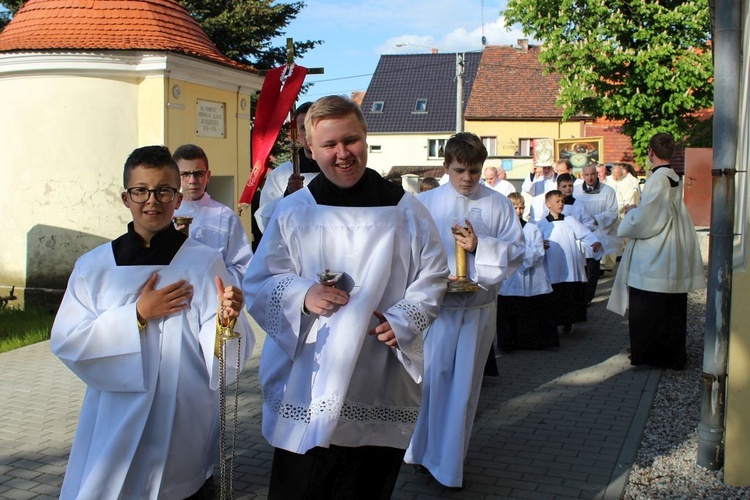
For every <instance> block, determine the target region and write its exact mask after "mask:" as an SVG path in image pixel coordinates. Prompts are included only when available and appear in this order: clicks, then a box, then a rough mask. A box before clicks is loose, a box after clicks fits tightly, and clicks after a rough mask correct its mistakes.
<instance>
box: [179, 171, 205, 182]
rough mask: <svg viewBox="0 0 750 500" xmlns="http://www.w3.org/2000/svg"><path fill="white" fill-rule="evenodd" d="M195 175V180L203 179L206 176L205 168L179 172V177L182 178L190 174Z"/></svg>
mask: <svg viewBox="0 0 750 500" xmlns="http://www.w3.org/2000/svg"><path fill="white" fill-rule="evenodd" d="M191 175H192V176H193V177H195V178H196V179H197V180H200V179H203V178H204V177H205V176H206V171H205V170H195V171H193V172H180V177H181V178H182V179H187V178H189V177H190V176H191Z"/></svg>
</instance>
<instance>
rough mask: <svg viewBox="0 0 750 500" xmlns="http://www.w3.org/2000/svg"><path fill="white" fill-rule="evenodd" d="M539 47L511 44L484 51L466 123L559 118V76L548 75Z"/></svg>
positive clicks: (560, 111) (560, 112) (489, 46)
mask: <svg viewBox="0 0 750 500" xmlns="http://www.w3.org/2000/svg"><path fill="white" fill-rule="evenodd" d="M539 51H540V47H539V46H529V48H528V49H523V48H518V47H511V46H508V45H504V46H500V45H488V46H486V47H485V48H484V53H483V54H482V61H481V62H480V65H479V71H478V72H477V77H476V81H475V82H474V87H473V88H472V91H471V98H470V99H469V104H468V106H467V107H466V113H465V118H466V119H467V120H516V119H520V120H535V119H536V120H544V119H560V118H562V114H563V110H562V109H561V108H558V107H557V106H555V100H556V99H557V94H558V91H559V88H560V85H559V81H560V77H559V76H558V75H554V74H552V75H545V74H544V73H543V71H542V69H543V67H542V64H541V63H540V62H539Z"/></svg>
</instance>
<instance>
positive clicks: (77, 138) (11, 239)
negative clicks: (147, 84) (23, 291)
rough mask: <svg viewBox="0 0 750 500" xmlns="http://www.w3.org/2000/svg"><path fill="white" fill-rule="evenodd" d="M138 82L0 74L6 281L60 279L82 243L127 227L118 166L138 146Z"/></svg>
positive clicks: (1, 252) (0, 206) (0, 269)
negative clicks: (136, 83) (2, 75)
mask: <svg viewBox="0 0 750 500" xmlns="http://www.w3.org/2000/svg"><path fill="white" fill-rule="evenodd" d="M136 98H137V87H136V85H135V81H133V80H127V79H103V78H95V77H80V76H77V77H76V76H42V77H40V76H36V77H24V76H16V77H12V78H11V77H5V78H3V79H1V80H0V108H2V109H3V116H4V119H3V121H4V126H3V133H2V134H0V151H2V153H1V154H2V159H3V161H2V163H3V169H4V174H5V175H6V176H7V177H6V182H3V183H0V213H2V214H3V245H0V263H2V265H0V285H15V286H17V287H22V286H31V287H33V286H35V284H36V283H37V282H40V281H39V280H40V279H41V277H42V276H44V277H45V279H44V280H43V281H44V286H46V287H49V286H55V287H57V286H64V285H65V282H66V280H67V273H68V272H69V270H70V269H71V268H72V263H73V262H74V261H75V259H76V258H77V257H78V256H79V255H80V254H82V253H83V252H85V251H87V250H89V249H90V248H92V247H94V246H96V245H98V244H100V243H103V242H105V241H107V240H109V239H111V238H113V237H115V236H117V235H119V234H121V233H122V231H123V228H124V227H125V224H126V223H127V222H128V221H129V220H130V217H129V213H128V211H127V210H126V209H125V208H124V206H123V205H122V202H121V201H120V192H121V189H122V165H123V162H124V160H125V157H126V156H127V154H128V153H129V152H130V151H131V150H132V149H133V148H134V147H135V146H136V144H137V142H138V138H137V135H136V130H137V129H138V127H137V118H138V116H137V114H138V111H137V107H136V106H135V103H136Z"/></svg>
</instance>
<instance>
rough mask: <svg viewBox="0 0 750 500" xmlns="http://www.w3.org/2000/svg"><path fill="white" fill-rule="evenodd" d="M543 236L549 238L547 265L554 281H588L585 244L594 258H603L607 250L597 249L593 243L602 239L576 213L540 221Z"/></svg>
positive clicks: (550, 276) (546, 256)
mask: <svg viewBox="0 0 750 500" xmlns="http://www.w3.org/2000/svg"><path fill="white" fill-rule="evenodd" d="M537 226H538V227H539V231H541V233H542V238H543V239H545V240H547V241H549V248H548V249H547V252H546V254H545V256H544V268H545V270H546V271H547V276H548V277H549V281H550V283H552V284H553V285H554V284H556V283H564V282H574V281H586V269H585V265H586V262H585V259H584V255H583V254H582V253H581V250H580V249H581V248H586V249H587V250H589V251H590V255H591V256H592V258H594V259H600V258H601V257H602V255H603V252H604V251H603V250H599V251H598V252H594V250H593V249H592V248H591V245H593V244H594V243H597V242H599V243H601V242H600V241H599V238H597V236H596V235H595V234H594V233H593V232H591V231H589V230H588V228H586V227H585V226H584V225H583V224H581V223H580V222H578V221H577V220H576V219H574V218H573V217H565V216H564V217H563V220H557V221H554V222H551V221H549V220H547V218H546V217H545V218H544V219H542V220H540V221H539V222H537Z"/></svg>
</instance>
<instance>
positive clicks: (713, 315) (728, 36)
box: [697, 0, 743, 470]
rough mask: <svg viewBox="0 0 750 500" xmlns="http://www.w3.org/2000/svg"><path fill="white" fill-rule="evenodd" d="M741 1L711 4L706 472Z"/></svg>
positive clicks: (714, 424) (725, 269) (721, 349)
mask: <svg viewBox="0 0 750 500" xmlns="http://www.w3.org/2000/svg"><path fill="white" fill-rule="evenodd" d="M742 3H743V2H739V1H736V0H716V2H715V4H716V11H715V15H716V26H715V31H714V38H713V40H714V47H713V48H714V128H713V166H712V168H711V174H712V194H713V197H712V203H711V228H710V231H711V239H710V247H709V263H708V293H707V300H706V332H705V339H704V348H703V376H702V384H701V385H702V389H701V391H702V401H701V420H700V423H699V424H698V461H697V463H698V465H701V466H703V467H706V468H707V469H709V470H718V469H720V468H721V467H722V465H723V463H724V405H725V396H726V392H725V391H726V377H727V356H728V352H729V320H730V312H731V299H732V257H733V242H734V234H733V231H734V208H735V207H734V204H735V200H734V197H735V196H734V194H735V193H734V191H735V190H734V174H735V172H736V169H735V167H736V162H737V141H738V138H737V135H738V134H737V132H738V129H739V127H738V122H739V119H738V116H739V103H740V98H739V87H740V76H739V75H740V43H741V37H742V32H741V28H740V20H741V4H742Z"/></svg>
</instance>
